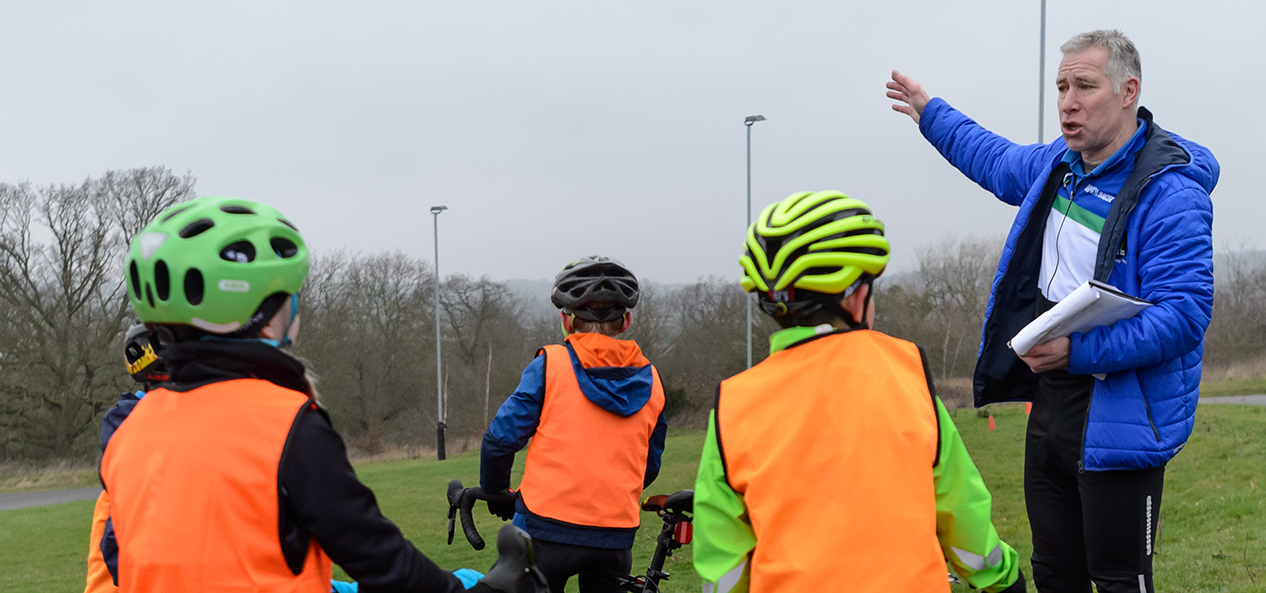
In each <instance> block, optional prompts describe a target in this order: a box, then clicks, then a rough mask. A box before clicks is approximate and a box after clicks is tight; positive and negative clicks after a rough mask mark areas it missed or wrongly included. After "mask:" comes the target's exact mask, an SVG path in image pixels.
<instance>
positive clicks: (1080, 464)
mask: <svg viewBox="0 0 1266 593" xmlns="http://www.w3.org/2000/svg"><path fill="white" fill-rule="evenodd" d="M1168 168H1169V167H1162V168H1161V170H1160V171H1157V172H1156V173H1154V174H1152V175H1151V176H1149V177H1148V178H1147V179H1145V180H1143V183H1142V185H1139V190H1138V191H1137V192H1135V193H1134V196H1135V200H1134V204H1131V205H1130V209H1129V210H1126V211H1124V212H1122V213H1121V214H1120V216H1119V217H1118V219H1119V220H1120V221H1121V224H1123V225H1124V224H1125V221H1126V220H1128V219H1129V217H1130V214H1131V213H1133V212H1134V206H1137V205H1138V197H1139V196H1142V195H1143V190H1145V189H1147V186H1148V184H1150V183H1151V182H1152V180H1153V179H1155V178H1156V176H1157V175H1160V174H1161V173H1164V172H1165V170H1166V169H1168ZM1112 262H1113V267H1116V256H1115V255H1113V256H1112ZM1108 275H1111V273H1109V274H1108ZM1107 281H1108V279H1107V278H1106V277H1105V278H1104V279H1103V280H1101V282H1107ZM1095 381H1096V382H1098V381H1099V380H1098V379H1095ZM1094 405H1095V388H1094V387H1093V386H1092V387H1091V388H1090V402H1089V403H1087V404H1086V419H1085V420H1084V421H1083V422H1082V425H1081V459H1078V460H1077V473H1083V472H1085V471H1086V432H1087V431H1088V430H1089V429H1090V408H1091V407H1092V406H1094ZM1143 410H1145V411H1146V412H1147V423H1148V424H1149V425H1151V427H1152V436H1154V437H1156V442H1158V443H1159V442H1160V440H1161V438H1160V431H1159V430H1156V423H1155V422H1153V421H1152V408H1151V406H1148V405H1147V396H1146V395H1144V396H1143Z"/></svg>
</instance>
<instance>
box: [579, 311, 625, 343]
mask: <svg viewBox="0 0 1266 593" xmlns="http://www.w3.org/2000/svg"><path fill="white" fill-rule="evenodd" d="M622 329H624V317H620V318H619V319H612V320H611V321H589V320H588V319H581V318H579V317H576V316H575V315H573V316H572V318H571V333H573V334H583V333H591V334H602V335H604V336H607V337H608V338H618V337H620V334H622V333H624V332H622V331H620V330H622Z"/></svg>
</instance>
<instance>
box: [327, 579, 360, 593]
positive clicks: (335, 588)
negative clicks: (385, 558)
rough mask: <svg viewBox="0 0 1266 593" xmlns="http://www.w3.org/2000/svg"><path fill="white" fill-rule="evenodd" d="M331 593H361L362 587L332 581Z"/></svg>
mask: <svg viewBox="0 0 1266 593" xmlns="http://www.w3.org/2000/svg"><path fill="white" fill-rule="evenodd" d="M330 593H360V585H358V584H356V583H344V582H343V581H330Z"/></svg>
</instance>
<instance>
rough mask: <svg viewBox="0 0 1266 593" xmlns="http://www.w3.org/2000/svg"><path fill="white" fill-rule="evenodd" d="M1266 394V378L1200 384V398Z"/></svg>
mask: <svg viewBox="0 0 1266 593" xmlns="http://www.w3.org/2000/svg"><path fill="white" fill-rule="evenodd" d="M1263 393H1266V377H1257V378H1255V379H1229V380H1226V381H1218V382H1217V383H1202V384H1201V385H1200V397H1216V396H1223V395H1261V394H1263Z"/></svg>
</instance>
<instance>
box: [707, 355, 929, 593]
mask: <svg viewBox="0 0 1266 593" xmlns="http://www.w3.org/2000/svg"><path fill="white" fill-rule="evenodd" d="M717 433H718V439H719V440H720V441H721V443H720V444H721V454H722V459H723V460H724V463H725V468H726V476H727V478H728V479H729V482H730V486H731V487H732V488H733V489H734V491H735V492H737V493H739V494H741V495H742V496H743V498H744V502H745V504H746V506H747V512H748V517H749V519H750V521H751V524H752V528H753V530H754V531H755V533H756V541H757V544H756V550H755V551H754V552H753V556H752V560H751V591H752V592H753V593H763V592H768V591H850V592H862V591H876V592H879V591H883V592H889V591H920V592H924V591H945V592H947V591H949V585H948V584H947V579H946V577H945V573H946V571H945V558H944V556H943V554H942V552H941V548H940V544H939V542H938V541H937V538H936V496H935V492H934V490H933V482H932V468H933V465H934V464H935V462H936V456H937V448H938V442H939V430H938V428H937V419H936V410H935V408H934V405H933V400H932V395H931V393H929V391H928V383H927V378H926V375H925V374H924V369H923V362H922V357H921V355H920V353H919V350H918V347H917V346H915V345H914V344H911V343H909V342H906V341H903V340H898V339H896V338H892V337H889V336H886V335H884V334H881V333H878V332H873V331H866V330H859V331H851V332H847V333H843V334H835V335H829V336H824V337H822V338H818V339H813V340H811V341H809V342H807V343H803V344H800V345H798V346H794V347H792V348H789V349H787V350H782V351H780V352H776V353H774V354H772V355H770V356H769V358H767V359H765V361H763V362H761V363H760V364H758V365H756V366H754V367H752V368H751V369H750V370H748V371H745V372H743V373H740V374H739V375H737V376H735V377H732V378H730V379H728V380H726V381H724V382H722V383H721V391H720V395H719V396H718V402H717Z"/></svg>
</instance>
